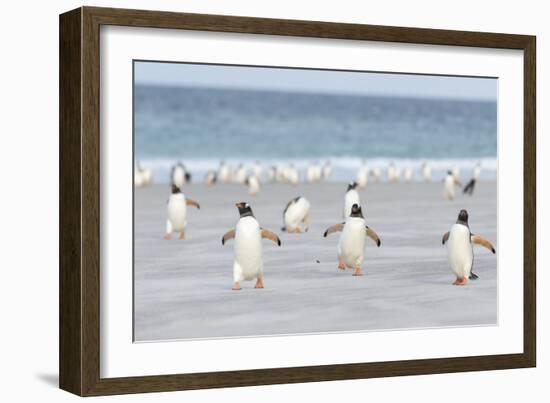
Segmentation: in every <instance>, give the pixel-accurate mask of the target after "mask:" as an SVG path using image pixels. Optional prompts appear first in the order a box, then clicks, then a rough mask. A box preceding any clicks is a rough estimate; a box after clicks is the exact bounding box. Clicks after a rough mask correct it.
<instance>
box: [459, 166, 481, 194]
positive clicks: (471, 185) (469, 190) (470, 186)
mask: <svg viewBox="0 0 550 403" xmlns="http://www.w3.org/2000/svg"><path fill="white" fill-rule="evenodd" d="M480 175H481V164H480V163H479V162H478V163H477V165H476V166H475V167H474V173H473V177H472V179H470V181H469V182H468V183H467V184H466V186H464V190H463V193H464V194H468V195H470V196H471V195H472V194H473V193H474V188H475V186H476V182H477V181H478V179H479V176H480Z"/></svg>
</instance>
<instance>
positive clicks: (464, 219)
mask: <svg viewBox="0 0 550 403" xmlns="http://www.w3.org/2000/svg"><path fill="white" fill-rule="evenodd" d="M442 243H443V245H445V244H447V256H448V258H449V266H450V267H451V270H452V271H453V273H454V274H455V276H456V280H455V282H454V283H453V285H465V284H467V283H468V279H470V280H475V279H477V278H478V276H477V275H476V274H474V273H473V272H472V268H473V264H474V249H473V244H477V245H481V246H483V247H485V248H487V249H489V250H490V251H491V252H493V254H494V253H495V248H494V247H493V245H492V244H491V242H489V241H487V240H486V239H484V238H483V237H482V236H481V235H474V234H472V233H471V232H470V227H469V226H468V212H467V211H466V210H460V213H458V219H457V220H456V223H455V224H453V226H452V227H451V230H450V231H449V232H447V233H445V235H443V240H442Z"/></svg>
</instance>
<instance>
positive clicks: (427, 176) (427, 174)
mask: <svg viewBox="0 0 550 403" xmlns="http://www.w3.org/2000/svg"><path fill="white" fill-rule="evenodd" d="M422 177H423V178H424V180H425V181H426V182H431V181H432V168H430V166H429V165H428V164H427V163H426V162H423V163H422Z"/></svg>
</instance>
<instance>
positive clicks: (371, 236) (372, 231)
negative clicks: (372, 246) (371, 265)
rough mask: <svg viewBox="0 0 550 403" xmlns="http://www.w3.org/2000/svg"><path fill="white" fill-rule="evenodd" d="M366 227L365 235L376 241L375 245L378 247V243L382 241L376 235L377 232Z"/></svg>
mask: <svg viewBox="0 0 550 403" xmlns="http://www.w3.org/2000/svg"><path fill="white" fill-rule="evenodd" d="M366 229H367V236H368V237H369V238H370V239H372V240H373V241H374V242H376V246H378V247H380V244H381V243H382V242H380V238H379V237H378V234H377V233H376V232H375V231H374V230H373V229H372V228H369V227H366Z"/></svg>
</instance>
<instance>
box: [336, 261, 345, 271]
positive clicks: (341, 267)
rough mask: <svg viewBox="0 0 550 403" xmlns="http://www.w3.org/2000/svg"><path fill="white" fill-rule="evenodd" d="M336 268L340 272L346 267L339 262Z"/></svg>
mask: <svg viewBox="0 0 550 403" xmlns="http://www.w3.org/2000/svg"><path fill="white" fill-rule="evenodd" d="M338 268H339V269H340V270H346V265H345V264H344V263H342V262H340V263H338Z"/></svg>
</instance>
